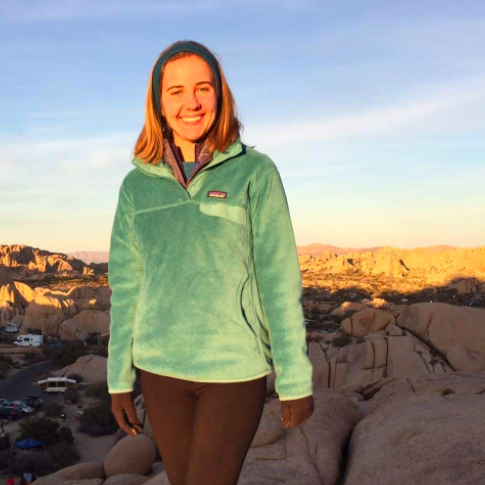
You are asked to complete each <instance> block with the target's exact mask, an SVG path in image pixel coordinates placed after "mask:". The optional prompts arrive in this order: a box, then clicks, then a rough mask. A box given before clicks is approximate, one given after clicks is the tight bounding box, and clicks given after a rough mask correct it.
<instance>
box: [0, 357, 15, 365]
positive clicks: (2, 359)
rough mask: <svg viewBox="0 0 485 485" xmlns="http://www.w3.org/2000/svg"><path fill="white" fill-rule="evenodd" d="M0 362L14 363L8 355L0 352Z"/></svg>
mask: <svg viewBox="0 0 485 485" xmlns="http://www.w3.org/2000/svg"><path fill="white" fill-rule="evenodd" d="M0 362H6V363H7V364H9V365H14V361H13V359H12V357H10V355H5V354H0Z"/></svg>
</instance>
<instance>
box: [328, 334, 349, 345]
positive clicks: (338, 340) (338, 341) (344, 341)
mask: <svg viewBox="0 0 485 485" xmlns="http://www.w3.org/2000/svg"><path fill="white" fill-rule="evenodd" d="M350 343H352V337H351V336H350V335H348V334H346V333H343V334H342V335H341V336H340V337H335V338H334V339H333V340H332V345H333V346H334V347H345V346H346V345H349V344H350Z"/></svg>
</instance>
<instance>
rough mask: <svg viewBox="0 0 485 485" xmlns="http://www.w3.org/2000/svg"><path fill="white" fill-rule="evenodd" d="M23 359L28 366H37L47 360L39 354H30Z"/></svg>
mask: <svg viewBox="0 0 485 485" xmlns="http://www.w3.org/2000/svg"><path fill="white" fill-rule="evenodd" d="M23 359H24V361H25V362H26V363H27V364H29V365H32V364H36V363H37V362H42V361H43V360H45V357H44V356H43V355H42V354H40V353H38V352H28V353H26V354H24V357H23Z"/></svg>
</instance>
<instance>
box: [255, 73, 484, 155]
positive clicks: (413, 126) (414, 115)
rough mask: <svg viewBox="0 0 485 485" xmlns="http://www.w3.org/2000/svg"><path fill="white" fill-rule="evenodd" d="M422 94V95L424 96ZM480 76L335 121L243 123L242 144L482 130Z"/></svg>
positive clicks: (389, 137) (352, 139) (362, 138)
mask: <svg viewBox="0 0 485 485" xmlns="http://www.w3.org/2000/svg"><path fill="white" fill-rule="evenodd" d="M426 91H427V90H426ZM484 109H485V76H483V77H480V78H475V79H472V80H464V81H462V82H460V83H458V84H454V85H452V86H442V87H437V88H435V89H434V90H433V92H432V93H431V94H429V92H426V93H424V94H421V95H420V96H416V97H415V98H414V99H398V100H396V102H395V103H394V104H393V105H391V106H385V107H381V108H371V109H368V110H365V111H359V112H355V113H348V114H343V115H337V116H334V117H332V118H325V117H323V118H314V119H313V120H307V119H305V120H298V119H297V120H295V121H287V120H285V121H282V122H276V123H272V124H258V123H248V126H249V128H248V129H247V130H246V132H247V136H246V138H247V139H248V140H250V142H252V143H258V144H260V145H264V146H273V145H278V146H281V145H289V144H299V143H300V144H301V143H330V142H335V141H343V140H345V141H356V140H376V139H381V140H384V139H393V138H394V139H399V138H400V137H402V136H406V135H410V134H413V135H420V136H422V135H424V134H436V133H441V134H443V133H446V132H447V131H448V130H451V129H453V130H459V131H463V130H471V129H476V128H483V127H484V126H485V119H483V112H484Z"/></svg>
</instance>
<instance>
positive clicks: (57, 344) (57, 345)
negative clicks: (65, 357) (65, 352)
mask: <svg viewBox="0 0 485 485" xmlns="http://www.w3.org/2000/svg"><path fill="white" fill-rule="evenodd" d="M47 346H48V347H50V348H51V349H59V348H61V347H63V346H64V344H63V343H62V342H61V341H60V340H51V341H50V342H49V343H48V344H47Z"/></svg>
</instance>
